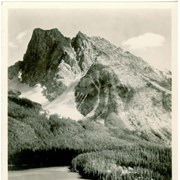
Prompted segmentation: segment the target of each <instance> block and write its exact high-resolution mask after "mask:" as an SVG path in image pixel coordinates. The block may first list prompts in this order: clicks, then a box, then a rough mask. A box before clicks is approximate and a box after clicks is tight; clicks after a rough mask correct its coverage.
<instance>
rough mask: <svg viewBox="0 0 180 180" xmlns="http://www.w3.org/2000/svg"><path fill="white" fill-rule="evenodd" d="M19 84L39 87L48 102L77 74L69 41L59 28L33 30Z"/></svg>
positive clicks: (74, 56)
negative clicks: (38, 85) (41, 88)
mask: <svg viewBox="0 0 180 180" xmlns="http://www.w3.org/2000/svg"><path fill="white" fill-rule="evenodd" d="M23 64H24V65H23V67H22V68H21V72H22V76H21V77H22V83H26V84H28V85H30V86H34V85H36V84H41V86H44V87H45V90H44V94H45V95H46V96H47V98H48V99H49V100H52V99H54V98H56V97H57V96H58V95H60V94H61V93H62V92H63V91H64V90H65V89H66V87H67V86H68V85H69V83H70V82H71V81H72V80H73V79H74V77H75V76H76V75H77V74H79V73H80V68H79V66H78V64H77V61H76V54H75V52H74V50H73V48H72V47H71V40H70V39H69V38H66V37H64V36H63V35H62V34H61V33H60V32H59V30H58V29H52V30H42V29H39V28H38V29H35V30H34V31H33V35H32V38H31V40H30V42H29V44H28V48H27V51H26V53H25V55H24V58H23Z"/></svg>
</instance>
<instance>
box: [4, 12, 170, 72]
mask: <svg viewBox="0 0 180 180" xmlns="http://www.w3.org/2000/svg"><path fill="white" fill-rule="evenodd" d="M8 25H9V26H8V38H9V39H8V42H9V44H8V46H9V49H8V50H9V65H11V64H14V62H16V61H18V60H22V59H23V55H24V53H25V52H26V49H27V45H28V42H29V40H30V38H31V35H32V31H33V29H34V28H37V27H39V28H43V29H51V28H58V29H59V30H60V31H61V32H62V34H64V35H65V36H67V37H71V38H72V37H74V36H75V35H76V34H77V33H78V31H81V32H83V33H85V34H86V35H88V36H101V37H103V38H105V39H107V40H109V41H110V42H111V43H113V44H115V45H116V46H118V47H121V48H123V49H124V50H128V51H130V52H132V53H133V54H135V55H137V56H140V57H142V58H143V59H144V60H146V61H148V62H149V63H150V64H151V65H153V66H155V67H157V68H161V69H164V68H165V69H171V12H170V10H160V9H159V10H153V9H152V10H150V9H144V10H142V9H137V10H132V9H131V10H128V9H127V10H118V9H117V10H115V9H114V10H108V9H106V10H98V9H96V10H93V9H92V10H91V9H79V10H78V9H76V10H75V9H74V10H68V9H67V10H65V9H64V10H62V9H61V10H58V9H57V10H55V9H53V10H48V9H47V10H45V9H44V10H42V9H36V10H35V9H34V10H32V9H23V10H22V9H12V10H9V20H8Z"/></svg>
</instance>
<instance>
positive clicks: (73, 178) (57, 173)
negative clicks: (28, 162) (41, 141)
mask: <svg viewBox="0 0 180 180" xmlns="http://www.w3.org/2000/svg"><path fill="white" fill-rule="evenodd" d="M79 179H81V180H85V179H83V178H81V176H80V175H79V174H78V173H74V172H70V170H69V169H68V167H48V168H36V169H25V170H10V171H8V180H79ZM86 180H87V179H86Z"/></svg>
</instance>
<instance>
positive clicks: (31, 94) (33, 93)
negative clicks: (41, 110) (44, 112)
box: [8, 78, 49, 105]
mask: <svg viewBox="0 0 180 180" xmlns="http://www.w3.org/2000/svg"><path fill="white" fill-rule="evenodd" d="M8 87H9V89H15V90H18V91H20V92H21V95H20V97H21V98H28V99H30V100H32V101H34V102H37V103H40V104H42V105H43V104H46V103H47V102H49V101H48V99H46V97H45V96H44V95H43V87H41V85H40V84H37V85H35V86H34V87H29V85H27V84H23V83H21V82H20V79H19V78H14V79H12V80H8Z"/></svg>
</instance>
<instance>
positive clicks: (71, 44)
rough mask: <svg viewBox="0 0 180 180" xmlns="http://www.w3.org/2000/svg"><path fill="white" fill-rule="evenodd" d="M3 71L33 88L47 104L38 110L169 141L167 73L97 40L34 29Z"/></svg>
mask: <svg viewBox="0 0 180 180" xmlns="http://www.w3.org/2000/svg"><path fill="white" fill-rule="evenodd" d="M8 73H9V79H10V80H11V81H13V83H15V78H16V79H17V78H18V83H19V84H20V83H21V84H23V85H25V84H26V85H29V86H31V87H29V88H34V87H36V86H37V84H38V87H41V88H42V94H43V95H44V96H45V97H46V98H47V99H48V100H49V101H51V102H46V103H45V105H44V106H43V107H44V108H45V109H46V110H49V111H51V112H53V113H57V114H58V113H59V114H60V115H61V116H64V115H67V114H68V115H67V116H69V117H71V118H72V119H73V114H74V115H76V119H78V118H81V119H89V120H95V121H101V122H102V121H103V122H104V124H105V125H106V126H108V127H111V128H116V127H120V128H122V129H128V130H131V131H134V132H136V133H138V134H139V135H142V136H145V135H147V136H152V137H156V138H160V139H162V140H163V141H167V140H170V138H171V72H162V71H159V70H157V69H155V68H153V67H151V66H150V65H149V64H147V63H146V62H145V61H144V60H142V59H141V58H140V57H136V56H135V55H133V54H131V53H130V52H128V51H124V50H123V49H121V48H119V47H116V46H114V45H113V44H111V43H110V42H108V41H107V40H105V39H103V38H101V37H88V36H86V35H85V34H83V33H81V32H79V33H78V34H77V35H76V37H75V38H73V39H72V40H71V39H69V38H66V37H64V36H63V35H62V34H61V33H60V32H59V31H58V30H57V29H52V30H42V29H39V28H38V29H35V30H34V31H33V35H32V38H31V41H30V42H29V45H28V48H27V51H26V53H25V55H24V58H23V61H22V62H18V63H16V64H15V65H14V66H11V67H9V71H8ZM18 86H19V85H18ZM26 89H27V87H26ZM67 109H68V113H65V111H66V110H67ZM71 112H72V113H71ZM79 112H80V113H81V114H80V113H79ZM70 114H71V115H70ZM81 115H82V116H81ZM74 118H75V117H74ZM143 133H145V135H144V134H143Z"/></svg>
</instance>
